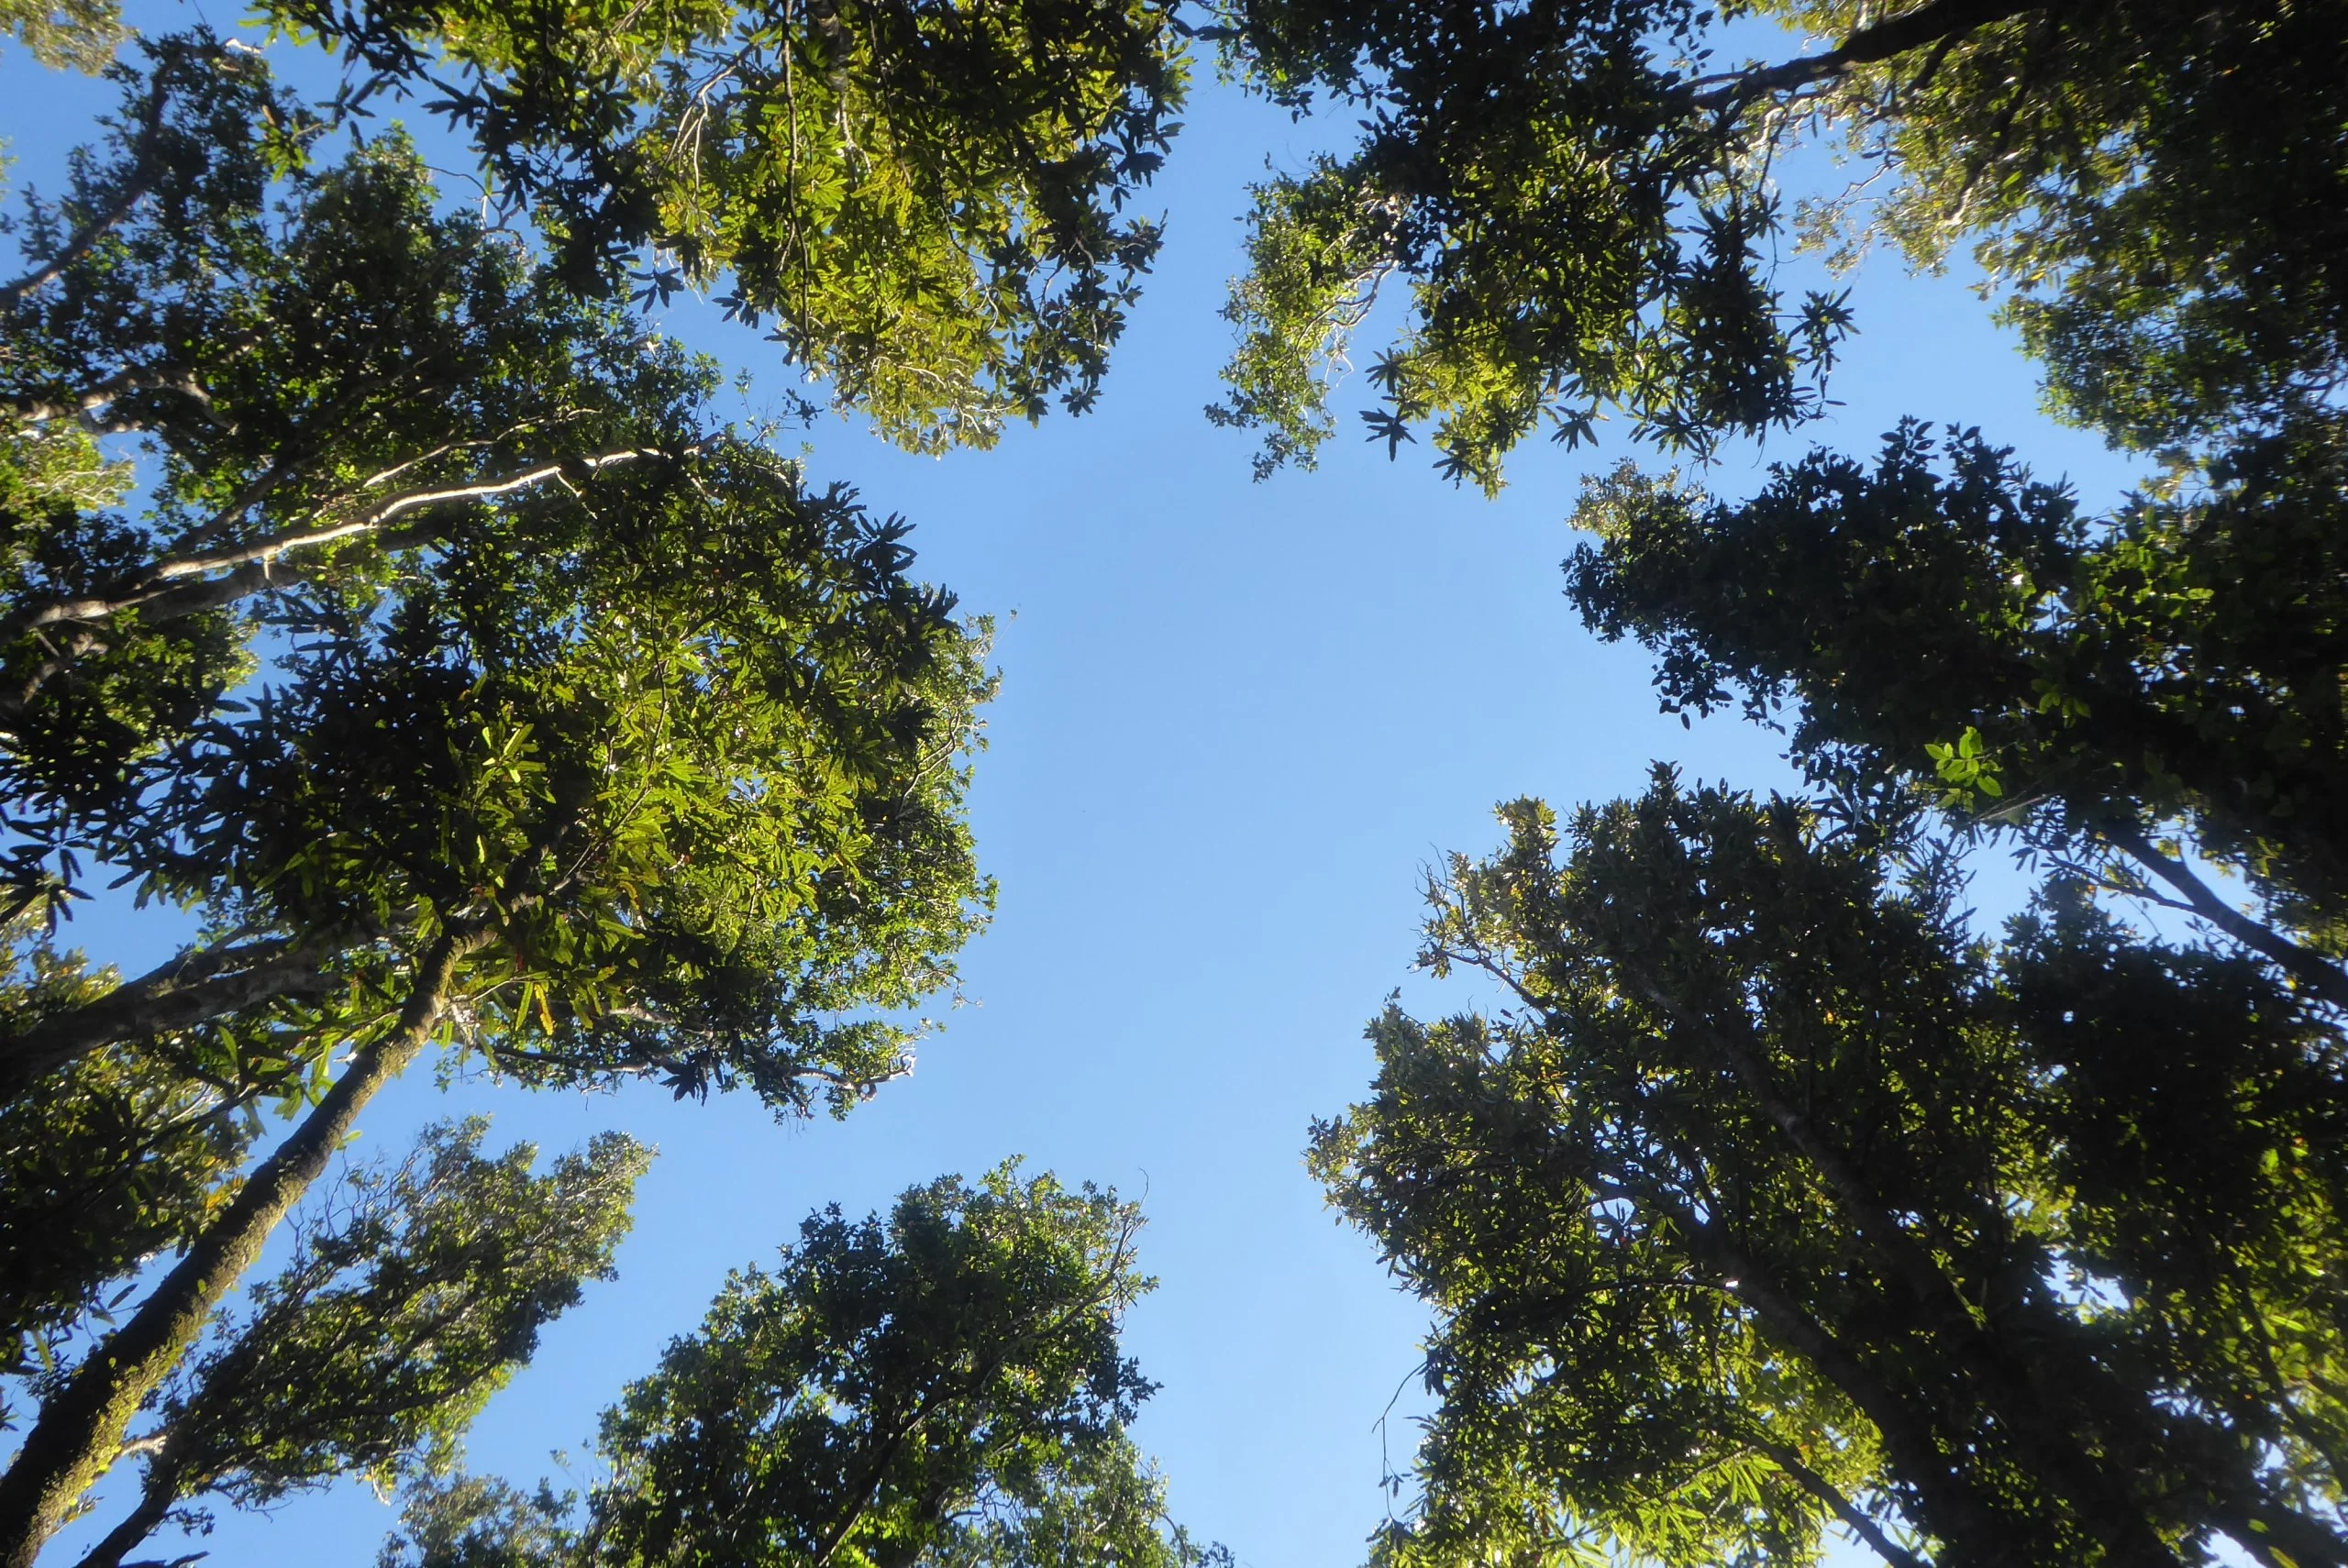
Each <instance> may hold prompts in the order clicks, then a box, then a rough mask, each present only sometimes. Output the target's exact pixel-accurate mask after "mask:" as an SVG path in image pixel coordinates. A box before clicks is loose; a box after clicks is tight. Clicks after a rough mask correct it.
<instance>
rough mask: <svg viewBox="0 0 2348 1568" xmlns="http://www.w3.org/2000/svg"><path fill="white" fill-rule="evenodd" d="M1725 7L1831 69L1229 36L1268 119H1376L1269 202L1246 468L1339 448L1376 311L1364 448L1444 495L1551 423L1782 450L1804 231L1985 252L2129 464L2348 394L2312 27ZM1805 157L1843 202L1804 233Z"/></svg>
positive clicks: (1798, 404) (1628, 15)
mask: <svg viewBox="0 0 2348 1568" xmlns="http://www.w3.org/2000/svg"><path fill="white" fill-rule="evenodd" d="M1738 9H1739V10H1740V11H1743V12H1747V13H1750V14H1757V15H1758V16H1762V17H1768V18H1771V19H1773V20H1776V21H1778V22H1781V23H1783V24H1784V25H1785V26H1786V27H1787V28H1789V29H1790V30H1791V31H1792V32H1794V33H1795V34H1798V35H1808V36H1811V37H1817V36H1823V37H1825V38H1827V39H1832V40H1833V44H1832V46H1831V47H1829V48H1826V49H1823V50H1817V51H1815V52H1811V53H1807V54H1804V53H1798V52H1791V51H1789V54H1788V56H1787V57H1786V58H1784V59H1781V60H1778V61H1769V62H1764V61H1737V60H1736V59H1734V58H1733V56H1731V55H1730V54H1729V53H1728V52H1727V51H1728V50H1730V49H1731V48H1732V47H1742V46H1741V45H1733V44H1732V42H1731V41H1730V39H1729V37H1727V36H1724V34H1723V28H1724V27H1725V24H1726V21H1727V20H1728V19H1729V18H1728V16H1727V14H1726V13H1723V12H1722V11H1718V10H1711V9H1706V8H1702V7H1700V6H1696V5H1693V4H1691V3H1688V0H1536V3H1534V4H1529V5H1487V4H1466V5H1445V6H1416V5H1408V4H1401V3H1394V4H1387V3H1383V0H1310V3H1293V4H1292V3H1290V0H1228V3H1226V4H1221V5H1218V6H1216V7H1215V11H1216V14H1217V17H1218V19H1219V23H1220V26H1219V28H1218V29H1217V30H1218V32H1219V33H1220V34H1221V36H1222V37H1223V39H1224V49H1225V51H1226V56H1227V58H1228V60H1229V61H1231V62H1232V63H1233V65H1234V66H1235V68H1236V69H1237V70H1238V71H1240V72H1242V73H1243V74H1244V76H1245V77H1246V79H1247V80H1248V81H1250V82H1252V83H1255V84H1256V85H1257V88H1258V89H1259V90H1260V91H1262V92H1263V93H1265V94H1268V96H1270V97H1271V98H1273V99H1274V100H1275V101H1276V102H1279V103H1284V104H1289V105H1295V106H1297V107H1299V108H1302V107H1304V106H1307V105H1312V104H1313V103H1315V102H1318V101H1320V100H1321V99H1324V98H1328V99H1334V100H1336V101H1339V102H1343V103H1348V104H1353V105H1359V106H1360V108H1361V109H1362V110H1363V111H1365V113H1366V116H1367V117H1366V118H1364V119H1363V121H1362V126H1363V129H1362V133H1361V137H1360V139H1359V140H1358V142H1357V144H1356V145H1355V146H1354V147H1353V148H1352V149H1350V150H1348V151H1346V152H1344V153H1341V154H1332V155H1329V156H1327V157H1324V158H1322V159H1319V160H1315V161H1313V162H1312V163H1311V164H1310V165H1309V166H1308V167H1306V168H1304V169H1302V170H1299V171H1289V172H1285V173H1279V174H1277V175H1275V177H1274V178H1272V179H1271V180H1269V181H1268V182H1266V183H1264V184H1263V185H1261V186H1260V187H1258V188H1257V193H1256V196H1257V200H1256V206H1255V215H1254V217H1253V220H1252V224H1253V226H1252V228H1251V231H1250V241H1249V247H1250V260H1251V266H1250V269H1249V271H1247V272H1246V274H1245V275H1244V276H1243V277H1242V278H1241V279H1239V280H1238V281H1237V282H1235V285H1234V288H1233V293H1232V296H1231V304H1230V308H1229V310H1228V312H1227V315H1229V316H1230V318H1231V319H1232V320H1233V321H1234V322H1235V324H1236V325H1237V326H1238V328H1239V331H1240V346H1239V348H1238V351H1237V353H1236V355H1235V358H1234V359H1233V361H1232V365H1231V369H1230V370H1229V372H1228V377H1229V380H1230V382H1231V393H1230V396H1229V397H1228V399H1227V400H1226V401H1225V402H1224V403H1223V404H1221V405H1219V406H1218V408H1217V409H1216V410H1215V411H1213V412H1214V414H1215V417H1217V418H1218V419H1221V420H1224V421H1226V422H1229V423H1233V424H1236V425H1246V426H1250V427H1256V428H1260V429H1262V430H1263V431H1264V432H1265V447H1264V449H1263V452H1264V455H1263V458H1262V459H1261V462H1260V463H1259V469H1260V470H1262V471H1268V469H1269V468H1270V467H1272V466H1277V465H1278V464H1279V463H1280V462H1283V461H1287V460H1290V459H1291V458H1302V459H1307V460H1309V459H1310V458H1311V455H1312V451H1313V450H1314V449H1315V448H1316V447H1318V446H1319V444H1320V443H1321V442H1322V441H1323V440H1324V439H1326V438H1327V436H1329V435H1330V434H1331V433H1332V432H1333V430H1334V428H1335V425H1334V422H1333V420H1332V418H1331V415H1330V414H1329V412H1328V409H1327V396H1328V389H1329V386H1330V384H1331V381H1332V376H1331V371H1332V370H1333V368H1334V367H1335V365H1336V364H1338V363H1341V362H1342V360H1343V359H1344V357H1345V355H1346V349H1347V346H1348V341H1349V338H1350V337H1351V334H1352V332H1353V330H1354V328H1355V327H1356V326H1358V325H1359V324H1360V323H1361V322H1362V321H1363V320H1364V319H1365V318H1366V316H1367V314H1368V305H1369V303H1370V300H1371V299H1372V297H1373V296H1374V295H1375V294H1376V293H1378V292H1379V290H1380V289H1381V288H1384V287H1389V286H1395V287H1402V286H1407V290H1408V295H1409V301H1408V315H1407V320H1406V324H1405V325H1404V326H1402V327H1401V330H1400V332H1399V334H1398V336H1397V337H1396V338H1395V340H1394V342H1393V343H1392V344H1391V345H1390V347H1389V348H1386V349H1384V350H1383V351H1381V352H1380V353H1379V355H1378V357H1377V359H1375V361H1374V364H1373V367H1372V369H1371V370H1370V378H1371V380H1372V381H1373V382H1374V384H1375V385H1376V387H1377V389H1378V392H1379V398H1380V405H1379V407H1378V408H1376V409H1373V410H1370V411H1368V412H1367V413H1366V414H1365V415H1364V417H1365V419H1366V420H1367V421H1368V425H1369V428H1370V434H1371V436H1372V438H1373V439H1383V440H1385V441H1387V442H1388V443H1389V445H1390V447H1393V446H1397V445H1399V444H1400V443H1401V442H1403V441H1406V440H1411V439H1414V438H1415V436H1414V432H1415V431H1416V430H1417V429H1418V428H1419V427H1421V426H1422V425H1428V424H1431V425H1432V426H1433V431H1432V438H1433V441H1434V447H1435V450H1436V452H1437V454H1438V456H1439V458H1440V461H1441V463H1442V465H1443V467H1444V468H1445V470H1446V471H1447V472H1449V473H1451V474H1452V475H1454V476H1455V477H1456V478H1460V479H1464V480H1473V481H1474V482H1476V483H1477V484H1479V485H1480V486H1482V487H1484V488H1485V489H1487V490H1490V489H1492V488H1494V487H1496V486H1497V485H1498V484H1499V483H1500V482H1501V467H1502V459H1503V458H1505V457H1506V455H1507V453H1508V452H1509V451H1510V449H1511V448H1512V447H1515V446H1516V445H1517V444H1518V443H1520V442H1522V441H1523V440H1525V439H1527V438H1528V437H1530V436H1532V435H1534V433H1535V432H1536V431H1537V430H1539V429H1540V428H1542V427H1543V425H1544V424H1546V425H1548V427H1549V428H1550V429H1551V430H1552V432H1553V434H1554V435H1555V436H1556V437H1557V438H1559V439H1562V440H1565V441H1567V442H1568V443H1572V444H1578V443H1580V442H1581V441H1583V440H1585V439H1587V438H1589V436H1591V435H1592V434H1593V431H1594V427H1595V422H1596V421H1597V420H1599V419H1600V418H1601V417H1603V416H1604V415H1606V414H1608V413H1609V412H1610V411H1614V412H1619V413H1621V414H1623V415H1624V416H1625V417H1626V419H1627V420H1628V421H1629V423H1630V425H1631V427H1632V429H1633V431H1634V433H1636V434H1639V435H1645V436H1652V437H1654V438H1656V440H1658V441H1660V442H1661V443H1663V444H1664V445H1666V446H1669V447H1685V448H1689V449H1692V450H1694V451H1696V452H1698V453H1701V452H1703V451H1705V450H1707V449H1709V448H1710V447H1711V446H1712V445H1714V444H1715V443H1716V442H1718V441H1719V440H1721V439H1722V438H1724V437H1728V436H1745V435H1756V434H1760V433H1762V432H1764V431H1767V430H1770V429H1773V428H1784V427H1789V426H1794V425H1800V424H1801V423H1803V422H1805V421H1806V420H1808V419H1809V418H1811V417H1812V416H1814V415H1815V414H1819V413H1820V412H1822V408H1823V406H1824V405H1823V404H1822V402H1821V401H1820V400H1821V398H1822V396H1823V395H1824V394H1823V385H1824V381H1823V378H1824V376H1825V374H1826V372H1827V371H1828V370H1831V369H1832V367H1833V360H1834V355H1835V351H1836V346H1837V344H1838V343H1839V342H1840V340H1841V339H1842V338H1843V337H1844V335H1845V334H1846V333H1847V332H1848V331H1849V330H1851V329H1852V328H1853V326H1854V325H1855V324H1854V322H1853V320H1852V318H1851V316H1850V314H1849V311H1848V307H1847V302H1846V301H1845V299H1844V297H1843V296H1842V295H1841V294H1839V293H1833V292H1832V291H1830V290H1817V289H1800V290H1797V289H1795V288H1793V287H1791V286H1789V285H1788V284H1787V283H1785V282H1783V281H1781V278H1780V271H1779V265H1778V258H1779V255H1780V253H1781V246H1780V244H1779V239H1780V237H1781V236H1782V235H1785V234H1786V231H1787V228H1788V226H1789V221H1790V222H1791V223H1792V224H1793V225H1794V226H1795V227H1796V228H1797V229H1798V230H1799V231H1800V234H1801V235H1802V236H1806V237H1810V238H1811V239H1813V240H1816V241H1818V242H1819V243H1821V244H1822V245H1823V246H1824V247H1826V248H1829V249H1830V250H1831V249H1833V248H1838V247H1840V246H1843V245H1845V244H1848V243H1850V242H1852V241H1855V240H1864V239H1866V238H1867V237H1874V236H1878V235H1880V236H1886V237H1891V238H1893V239H1895V240H1897V241H1898V243H1899V245H1900V246H1902V247H1903V248H1905V250H1906V252H1907V254H1908V255H1909V256H1910V257H1911V259H1914V260H1916V261H1919V262H1922V263H1924V264H1928V265H1937V264H1939V263H1940V262H1941V261H1942V260H1944V259H1945V258H1947V257H1948V256H1949V255H1950V254H1951V253H1952V252H1953V251H1955V250H1958V249H1959V248H1964V247H1967V246H1969V247H1970V248H1971V253H1972V257H1973V259H1975V260H1976V261H1977V263H1978V264H1979V265H1981V266H1982V268H1983V269H1984V270H1985V271H1986V273H1987V275H1988V281H1989V282H1990V284H1991V285H1992V287H1993V288H1996V289H1998V290H2001V291H2003V292H2004V293H2006V295H2007V297H2008V299H2009V301H2010V304H2009V307H2008V308H2009V310H2010V314H2011V316H2012V318H2013V319H2014V320H2016V321H2018V322H2019V323H2020V324H2021V326H2022V329H2023V332H2024V336H2025V338H2026V340H2027V341H2028V342H2029V343H2030V344H2031V346H2032V348H2034V349H2035V350H2036V351H2038V352H2039V353H2041V354H2042V355H2043V356H2044V358H2045V360H2046V362H2047V364H2048V366H2049V369H2050V370H2051V372H2052V375H2051V378H2050V390H2051V392H2052V395H2053V397H2054V403H2055V404H2056V406H2057V407H2058V408H2059V409H2061V410H2062V411H2063V412H2065V413H2066V414H2070V415H2072V416H2073V417H2077V418H2079V419H2082V420H2084V421H2086V422H2088V423H2090V424H2092V425H2096V426H2098V427H2099V428H2102V429H2104V430H2107V431H2109V432H2110V434H2112V435H2113V436H2115V438H2118V439H2122V440H2126V441H2129V442H2131V443H2133V444H2138V445H2143V446H2154V445H2159V444H2163V443H2168V442H2173V441H2179V440H2198V439H2201V438H2204V437H2206V436H2209V435H2210V433H2211V432H2213V431H2218V432H2222V431H2225V430H2229V429H2233V428H2236V427H2238V426H2241V425H2244V424H2245V423H2247V424H2252V425H2261V426H2264V425H2272V424H2273V423H2275V422H2276V421H2278V420H2283V419H2286V418H2287V417H2288V416H2289V415H2291V414H2294V413H2298V412H2304V411H2305V410H2307V409H2309V407H2312V406H2320V405H2322V404H2323V403H2325V401H2326V399H2327V397H2328V395H2329V393H2330V392H2331V390H2332V389H2333V388H2335V387H2336V386H2337V384H2338V380H2339V372H2338V367H2339V365H2340V363H2341V359H2342V347H2343V343H2348V339H2343V337H2342V321H2343V319H2348V318H2343V317H2342V315H2341V301H2342V293H2341V285H2340V279H2339V275H2338V272H2337V268H2338V258H2339V256H2340V254H2341V252H2342V246H2341V243H2340V224H2341V221H2342V219H2341V216H2340V215H2341V213H2342V211H2343V210H2348V204H2343V202H2342V193H2343V190H2348V140H2343V138H2342V131H2341V128H2340V127H2342V124H2343V123H2348V120H2344V119H2343V116H2342V113H2341V100H2340V94H2341V93H2342V86H2341V83H2342V81H2343V79H2348V78H2343V75H2342V71H2341V70H2340V65H2341V62H2342V50H2348V42H2343V39H2342V33H2341V29H2340V28H2339V26H2338V23H2337V19H2336V18H2335V17H2333V16H2332V15H2331V13H2330V12H2329V11H2328V10H2326V9H2324V8H2321V7H2316V8H2309V7H2304V6H2282V5H2269V4H2255V3H2254V4H2246V5H2239V6H2234V5H2229V6H2218V7H2216V8H2214V9H2213V8H2210V7H2208V6H2173V7H2169V6H2158V5H2154V6H2143V5H2136V4H2129V5H2120V4H2117V3H2106V0H2095V3H2089V4H2084V5H2065V6H2033V5H2027V4H2019V3H2016V0H1927V3H1926V4H1922V5H1918V6H1909V7H1905V8H1900V9H1897V10H1895V11H1893V12H1892V13H1890V14H1888V15H1886V14H1883V13H1881V12H1879V11H1877V10H1875V9H1872V8H1869V7H1866V6H1853V5H1848V4H1844V3H1842V0H1826V3H1820V4H1802V3H1794V4H1776V3H1772V4H1768V5H1763V6H1752V7H1743V8H1738ZM1805 143H1810V144H1818V143H1824V144H1826V145H1829V146H1832V147H1834V148H1837V149H1841V150H1843V151H1844V152H1845V153H1846V154H1848V155H1850V156H1852V157H1853V158H1854V159H1855V161H1856V162H1857V163H1858V164H1859V166H1860V171H1859V172H1858V173H1857V175H1856V176H1855V178H1854V179H1853V181H1852V182H1851V185H1850V187H1849V189H1848V190H1847V191H1846V192H1845V193H1844V194H1843V195H1842V196H1841V197H1839V198H1832V199H1828V200H1824V201H1820V200H1817V199H1815V198H1811V199H1809V200H1807V201H1806V202H1803V203H1798V204H1795V205H1794V209H1793V210H1792V211H1791V212H1789V204H1788V202H1787V200H1786V198H1785V196H1784V194H1783V193H1782V192H1781V190H1780V185H1779V180H1778V173H1779V170H1780V167H1781V165H1783V164H1784V163H1785V161H1786V160H1788V158H1789V155H1790V154H1791V153H1792V152H1793V151H1794V150H1795V149H1797V148H1798V147H1800V146H1801V145H1803V144H1805ZM2251 171H2255V173H2254V174H2253V173H2252V172H2251ZM1797 293H1799V295H1800V297H1799V298H1796V297H1794V296H1795V295H1796V294H1797Z"/></svg>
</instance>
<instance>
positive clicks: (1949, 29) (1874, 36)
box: [1691, 0, 2059, 109]
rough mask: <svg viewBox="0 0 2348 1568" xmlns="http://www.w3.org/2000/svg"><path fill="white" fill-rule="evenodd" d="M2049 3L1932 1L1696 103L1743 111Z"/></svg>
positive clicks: (1744, 76)
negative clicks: (1757, 102)
mask: <svg viewBox="0 0 2348 1568" xmlns="http://www.w3.org/2000/svg"><path fill="white" fill-rule="evenodd" d="M2057 3H2059V0H2057ZM2047 4H2048V0H1929V3H1928V4H1926V5H1922V6H1917V7H1916V8H1915V9H1914V10H1912V11H1903V12H1901V13H1900V14H1899V15H1898V16H1896V17H1885V18H1884V19H1883V20H1882V21H1880V22H1877V23H1875V24H1874V25H1872V26H1870V27H1865V28H1860V29H1859V30H1858V31H1856V32H1855V33H1853V34H1852V35H1851V36H1850V37H1849V38H1847V39H1844V40H1843V41H1842V43H1841V44H1839V45H1837V46H1836V47H1835V48H1833V49H1831V50H1827V51H1826V52H1825V53H1823V54H1811V55H1804V56H1802V57H1801V58H1800V59H1799V60H1789V61H1781V62H1779V63H1778V64H1776V65H1767V66H1760V67H1756V68H1755V69H1754V70H1751V71H1744V72H1738V73H1736V74H1735V75H1733V76H1731V77H1729V78H1728V79H1727V80H1726V81H1725V82H1723V83H1722V84H1721V85H1719V86H1717V87H1713V88H1711V89H1710V90H1709V91H1706V92H1700V93H1697V94H1694V95H1693V100H1692V101H1693V103H1694V105H1695V106H1696V107H1697V108H1699V109H1733V108H1738V107H1741V106H1743V105H1745V104H1748V103H1750V102H1752V101H1753V100H1754V99H1755V98H1761V97H1767V95H1769V94H1773V93H1789V92H1791V91H1793V90H1794V89H1796V88H1798V87H1807V86H1810V85H1811V83H1817V82H1824V81H1827V80H1829V79H1831V78H1833V77H1836V76H1840V75H1842V74H1843V73H1844V72H1847V71H1849V70H1850V69H1851V68H1852V67H1853V66H1857V65H1872V64H1874V63H1875V62H1876V61H1881V60H1888V59H1890V58H1891V57H1892V56H1893V55H1896V54H1905V53H1907V52H1908V51H1909V50H1912V49H1922V48H1923V47H1924V46H1925V45H1926V44H1930V43H1938V42H1940V41H1942V40H1944V39H1954V38H1956V37H1959V36H1961V35H1963V34H1965V33H1969V32H1972V31H1974V30H1975V29H1977V28H1986V27H1988V26H1989V25H1990V24H1991V23H1992V22H2002V21H2004V20H2006V19H2007V18H2008V17H2019V16H2021V15H2022V14H2023V13H2025V12H2029V11H2036V10H2041V9H2044V8H2045V7H2046V6H2047ZM1712 80H1717V79H1716V78H1709V77H1708V78H1700V79H1699V83H1694V84H1700V83H1701V82H1704V81H1712ZM1691 85H1693V84H1691Z"/></svg>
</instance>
